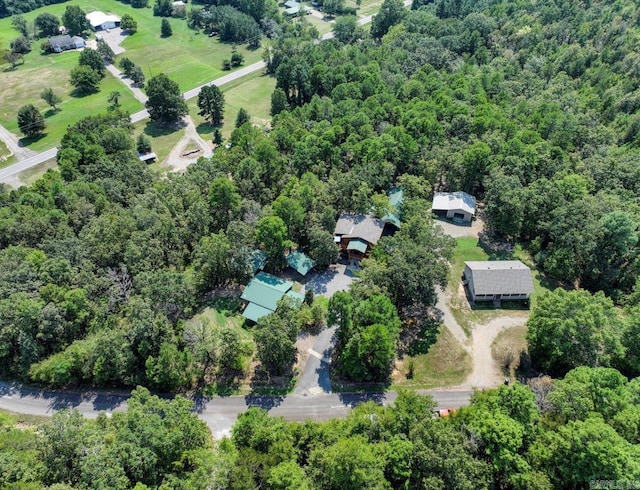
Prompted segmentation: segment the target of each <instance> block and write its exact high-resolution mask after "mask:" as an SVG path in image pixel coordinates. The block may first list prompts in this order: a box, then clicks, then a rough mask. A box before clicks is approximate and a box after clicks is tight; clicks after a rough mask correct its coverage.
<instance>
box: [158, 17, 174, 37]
mask: <svg viewBox="0 0 640 490" xmlns="http://www.w3.org/2000/svg"><path fill="white" fill-rule="evenodd" d="M171 34H173V30H172V29H171V24H170V23H169V21H168V20H167V19H162V22H161V25H160V35H161V36H162V37H169V36H171Z"/></svg>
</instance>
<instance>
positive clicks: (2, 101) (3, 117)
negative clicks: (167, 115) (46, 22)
mask: <svg viewBox="0 0 640 490" xmlns="http://www.w3.org/2000/svg"><path fill="white" fill-rule="evenodd" d="M79 55H80V53H79V52H75V51H68V52H66V53H61V54H50V55H46V56H43V55H40V54H38V53H36V52H31V53H29V54H28V55H26V56H25V64H24V65H19V66H18V68H17V69H16V70H15V71H6V70H5V71H2V70H0V87H2V90H1V91H0V124H2V125H3V126H4V127H5V128H7V129H8V130H9V131H11V132H12V133H14V134H16V135H20V134H21V133H20V130H19V128H18V121H17V114H18V110H19V109H20V107H22V106H23V105H25V104H33V105H35V106H36V107H38V108H39V109H40V110H41V112H42V114H43V115H44V117H45V123H46V125H47V127H46V129H45V131H44V135H43V136H42V137H41V138H38V139H35V140H29V139H24V140H23V144H25V145H26V146H28V147H29V148H31V149H32V150H35V151H42V150H46V149H49V148H52V147H54V146H56V145H57V144H58V143H59V142H60V139H61V138H62V136H63V135H64V133H65V131H66V129H67V126H69V125H72V124H74V123H76V122H77V121H78V120H80V119H82V118H83V117H86V116H88V115H91V114H97V113H100V112H104V111H106V110H107V107H108V106H109V102H108V101H107V98H108V97H109V94H110V93H111V92H114V91H116V90H117V91H118V92H120V94H121V97H120V104H121V106H122V109H124V110H127V111H130V112H136V111H139V110H140V109H142V104H141V103H140V102H138V101H137V100H136V99H135V98H134V97H133V95H132V94H131V92H130V91H129V90H127V89H126V87H125V86H124V85H122V84H121V83H120V82H119V81H118V80H116V79H115V78H114V77H113V76H112V75H111V74H109V73H107V75H106V76H105V78H104V79H103V80H102V81H101V82H100V91H99V92H97V93H95V94H90V95H85V96H82V97H79V96H76V95H72V89H73V87H72V85H71V84H70V83H69V72H70V71H71V69H72V68H73V67H74V66H76V65H77V63H78V56H79ZM46 88H52V89H53V91H54V92H55V93H56V94H58V95H59V96H60V97H61V98H62V102H61V103H60V105H59V106H58V108H59V111H57V112H55V111H53V110H52V109H50V108H49V106H48V105H47V103H46V102H45V101H44V100H42V99H41V98H40V94H41V93H42V91H43V90H44V89H46Z"/></svg>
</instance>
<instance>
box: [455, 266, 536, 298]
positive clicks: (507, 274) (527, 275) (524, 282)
mask: <svg viewBox="0 0 640 490" xmlns="http://www.w3.org/2000/svg"><path fill="white" fill-rule="evenodd" d="M463 283H464V285H465V286H466V287H467V289H468V291H469V295H470V296H471V300H472V302H474V303H475V302H476V301H494V302H500V301H501V300H503V299H506V300H528V299H529V297H530V296H531V294H533V291H534V289H533V278H532V276H531V269H529V267H527V266H526V265H525V264H523V263H522V262H520V261H519V260H487V261H469V262H465V263H464V273H463Z"/></svg>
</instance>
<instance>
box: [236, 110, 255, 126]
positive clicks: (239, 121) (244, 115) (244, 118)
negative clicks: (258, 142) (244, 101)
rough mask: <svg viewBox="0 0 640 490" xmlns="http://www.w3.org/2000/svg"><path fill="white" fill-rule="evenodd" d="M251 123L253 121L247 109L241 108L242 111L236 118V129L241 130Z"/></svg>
mask: <svg viewBox="0 0 640 490" xmlns="http://www.w3.org/2000/svg"><path fill="white" fill-rule="evenodd" d="M250 121H251V116H250V115H249V113H248V112H247V111H246V109H244V108H243V107H241V108H240V110H239V111H238V115H237V116H236V122H235V126H236V128H239V127H240V126H242V125H243V124H246V123H248V122H250Z"/></svg>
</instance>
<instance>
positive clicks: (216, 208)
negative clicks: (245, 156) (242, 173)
mask: <svg viewBox="0 0 640 490" xmlns="http://www.w3.org/2000/svg"><path fill="white" fill-rule="evenodd" d="M241 201H242V197H241V196H240V194H239V193H238V189H237V188H236V186H235V184H234V183H233V182H232V181H231V180H230V179H228V178H226V177H218V178H217V179H215V180H214V181H213V182H212V183H211V187H209V205H210V206H211V215H212V217H213V221H214V223H215V226H216V228H217V229H222V230H225V229H226V228H227V225H228V224H229V222H230V221H232V220H233V219H235V218H236V216H237V214H238V212H239V211H240V203H241Z"/></svg>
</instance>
